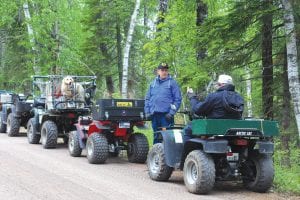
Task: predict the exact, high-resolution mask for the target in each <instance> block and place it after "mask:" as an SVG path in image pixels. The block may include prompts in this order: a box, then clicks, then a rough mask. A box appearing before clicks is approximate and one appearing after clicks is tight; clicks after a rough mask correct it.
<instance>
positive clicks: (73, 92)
mask: <svg viewBox="0 0 300 200" xmlns="http://www.w3.org/2000/svg"><path fill="white" fill-rule="evenodd" d="M61 93H62V95H63V96H64V97H65V98H66V99H72V98H74V97H75V100H78V101H82V102H83V101H84V88H83V87H82V85H81V84H79V83H75V82H74V79H73V78H72V77H71V76H66V77H64V78H63V80H62V83H61Z"/></svg>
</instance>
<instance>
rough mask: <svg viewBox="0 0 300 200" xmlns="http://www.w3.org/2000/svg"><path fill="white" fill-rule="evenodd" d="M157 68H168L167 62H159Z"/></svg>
mask: <svg viewBox="0 0 300 200" xmlns="http://www.w3.org/2000/svg"><path fill="white" fill-rule="evenodd" d="M157 69H169V65H168V64H167V63H160V64H159V65H158V67H157Z"/></svg>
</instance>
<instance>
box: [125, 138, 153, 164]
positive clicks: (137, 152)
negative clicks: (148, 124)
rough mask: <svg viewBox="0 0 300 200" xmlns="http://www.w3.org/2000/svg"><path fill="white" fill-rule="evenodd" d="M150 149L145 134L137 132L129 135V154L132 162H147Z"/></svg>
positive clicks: (129, 159)
mask: <svg viewBox="0 0 300 200" xmlns="http://www.w3.org/2000/svg"><path fill="white" fill-rule="evenodd" d="M148 151H149V144H148V140H147V138H146V136H145V135H143V134H141V133H135V134H133V135H131V136H130V137H129V140H128V148H127V156H128V161H129V162H132V163H145V162H146V160H147V154H148Z"/></svg>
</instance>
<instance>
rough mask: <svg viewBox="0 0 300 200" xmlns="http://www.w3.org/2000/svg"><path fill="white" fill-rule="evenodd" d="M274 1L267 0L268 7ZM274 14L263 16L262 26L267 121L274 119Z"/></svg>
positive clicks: (263, 87)
mask: <svg viewBox="0 0 300 200" xmlns="http://www.w3.org/2000/svg"><path fill="white" fill-rule="evenodd" d="M270 4H272V0H266V7H267V8H268V7H269V6H270ZM272 21H273V16H272V14H265V16H263V26H262V68H263V69H262V99H263V112H264V113H263V114H264V118H265V119H273V88H272V86H273V58H272V25H273V23H272Z"/></svg>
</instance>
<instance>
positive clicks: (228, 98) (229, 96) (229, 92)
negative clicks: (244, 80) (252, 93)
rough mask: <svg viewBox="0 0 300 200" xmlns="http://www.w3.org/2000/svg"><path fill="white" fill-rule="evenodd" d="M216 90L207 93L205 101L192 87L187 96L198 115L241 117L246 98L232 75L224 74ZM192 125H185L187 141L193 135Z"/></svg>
mask: <svg viewBox="0 0 300 200" xmlns="http://www.w3.org/2000/svg"><path fill="white" fill-rule="evenodd" d="M216 89H217V90H216V91H215V92H213V93H211V94H209V95H207V97H206V98H205V100H204V101H203V102H200V101H199V100H198V99H197V96H196V95H195V94H194V92H193V90H192V89H191V88H189V89H188V91H187V96H188V98H189V100H190V103H191V108H192V111H193V112H194V113H195V114H197V115H198V116H202V117H206V118H209V119H241V118H242V114H243V110H244V100H243V98H242V97H241V95H239V94H238V93H237V92H235V87H234V84H233V81H232V78H231V76H228V75H225V74H222V75H220V76H219V78H218V81H217V83H216ZM191 130H192V129H191V125H188V126H187V127H185V141H186V140H187V139H188V138H189V137H190V135H191Z"/></svg>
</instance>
